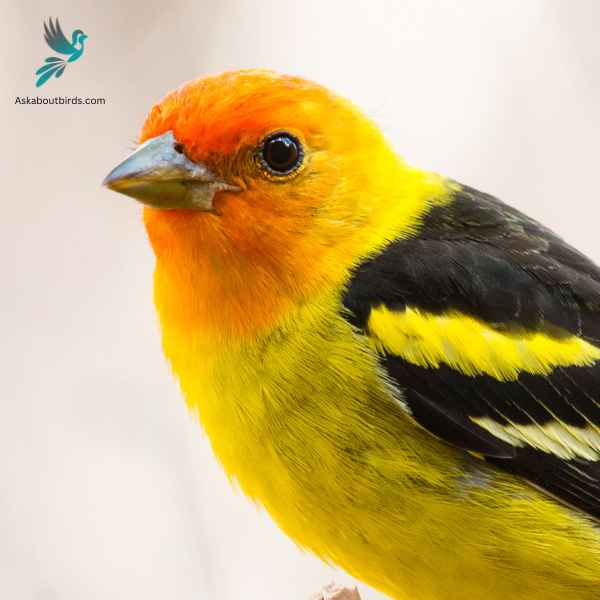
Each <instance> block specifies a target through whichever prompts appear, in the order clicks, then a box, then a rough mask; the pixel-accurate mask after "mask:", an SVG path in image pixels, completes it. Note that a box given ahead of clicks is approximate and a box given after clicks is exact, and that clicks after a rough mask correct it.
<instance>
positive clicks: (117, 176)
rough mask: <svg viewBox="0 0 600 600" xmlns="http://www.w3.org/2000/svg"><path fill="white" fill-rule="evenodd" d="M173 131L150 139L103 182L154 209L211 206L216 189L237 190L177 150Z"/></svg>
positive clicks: (206, 207)
mask: <svg viewBox="0 0 600 600" xmlns="http://www.w3.org/2000/svg"><path fill="white" fill-rule="evenodd" d="M177 147H178V143H177V140H176V139H175V136H174V135H173V132H172V131H167V133H163V134H162V135H159V136H157V137H155V138H151V139H149V140H148V141H147V142H145V143H144V144H142V145H141V146H140V147H139V148H138V149H137V150H136V151H135V152H133V153H132V154H130V155H129V156H128V157H127V158H126V159H125V160H124V161H123V162H122V163H120V164H119V165H117V166H116V167H115V168H114V169H113V170H112V171H111V172H110V173H109V174H108V175H107V176H106V178H105V179H104V181H103V182H102V185H105V186H106V187H108V188H110V189H111V190H114V191H115V192H120V193H121V194H125V195H127V196H131V197H132V198H135V199H136V200H139V201H140V202H142V203H144V204H147V205H148V206H153V207H154V208H165V209H173V208H191V209H197V210H207V211H210V210H212V209H213V197H214V195H215V193H216V192H219V191H231V192H233V191H239V188H237V187H235V186H232V185H229V184H228V183H226V182H224V181H221V180H219V179H217V177H215V175H214V174H213V173H212V172H211V171H210V170H209V169H208V168H207V167H206V166H205V165H203V164H201V163H195V162H192V161H191V160H190V159H189V158H187V157H186V156H185V154H183V152H181V151H177V150H176V148H177Z"/></svg>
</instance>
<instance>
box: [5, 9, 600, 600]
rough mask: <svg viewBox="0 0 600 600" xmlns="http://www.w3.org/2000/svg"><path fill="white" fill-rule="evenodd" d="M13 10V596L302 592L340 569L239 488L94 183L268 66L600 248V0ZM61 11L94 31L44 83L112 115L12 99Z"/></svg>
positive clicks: (9, 474) (590, 248)
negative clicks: (218, 81) (197, 411)
mask: <svg viewBox="0 0 600 600" xmlns="http://www.w3.org/2000/svg"><path fill="white" fill-rule="evenodd" d="M0 7H1V9H2V10H1V14H2V26H1V27H2V31H1V32H0V50H2V53H1V55H2V64H3V70H4V75H3V77H2V86H1V88H0V89H1V90H2V93H1V98H2V102H3V108H2V111H1V113H0V114H1V118H2V129H1V132H2V141H1V142H0V152H1V153H2V156H1V164H2V188H1V189H2V195H1V198H2V213H1V218H0V228H1V230H0V244H1V249H0V265H1V267H0V268H1V275H2V279H1V281H2V294H1V295H0V319H1V332H2V343H1V345H0V364H1V365H2V395H1V399H0V402H1V415H0V477H1V479H0V481H1V488H0V597H2V598H7V599H8V598H10V599H11V600H21V599H30V598H35V599H37V600H80V599H86V600H95V599H102V600H104V599H121V598H122V599H127V600H129V599H132V598H136V599H137V598H144V600H163V599H166V598H174V599H177V600H192V599H194V600H202V599H204V598H219V599H225V600H229V599H238V598H244V599H259V598H260V599H261V600H265V599H266V600H268V599H272V600H275V599H277V600H280V599H288V598H289V599H291V600H296V599H298V600H301V599H305V598H307V597H308V596H309V594H310V593H312V592H313V591H316V590H317V589H318V588H320V586H321V585H322V584H325V583H327V582H328V581H329V580H330V579H331V578H332V577H334V576H335V577H336V578H341V579H342V580H345V577H344V576H343V575H341V576H340V575H339V574H336V573H334V572H333V571H331V570H330V569H329V568H327V567H325V566H324V565H322V564H321V563H320V562H319V561H318V560H316V559H314V558H313V557H311V556H309V555H306V554H304V553H302V552H300V551H299V550H298V549H297V548H296V547H295V546H294V544H293V543H292V542H290V541H288V540H287V539H286V538H285V537H283V535H282V534H280V533H279V532H278V530H277V529H276V528H275V526H274V525H273V524H272V523H271V522H270V520H269V518H268V517H267V516H265V515H264V514H262V513H261V512H259V511H258V510H257V509H256V508H255V507H254V506H253V505H251V504H249V503H248V502H247V501H246V500H245V499H244V498H243V497H242V496H241V495H240V494H239V493H238V492H234V491H233V490H232V489H231V488H230V487H229V484H228V483H227V481H226V479H225V477H224V476H223V474H222V473H221V471H220V469H219V467H218V466H217V464H216V462H215V460H214V459H213V457H212V455H211V452H210V449H209V446H208V443H207V441H206V439H204V437H203V434H202V432H201V431H200V429H199V427H198V426H197V425H196V424H195V423H194V422H193V421H192V420H191V419H190V417H189V416H188V414H187V412H186V409H185V407H184V403H183V401H182V399H181V398H180V395H179V392H178V389H177V387H176V385H175V383H174V382H173V381H172V379H171V376H170V374H169V371H168V368H167V366H166V365H165V362H164V360H163V358H162V355H161V351H160V345H159V332H158V327H157V323H156V318H155V315H154V309H153V306H152V301H151V272H152V264H153V258H152V255H151V252H150V248H149V246H148V244H147V242H146V239H145V234H144V231H143V228H142V224H141V220H140V208H139V206H136V205H135V203H134V202H132V201H130V200H128V199H126V198H125V197H122V196H118V195H116V194H114V193H110V192H108V191H105V190H102V189H101V188H100V181H101V180H102V178H103V176H104V175H105V174H106V172H107V171H108V170H109V169H110V168H111V167H112V166H113V165H114V164H115V163H116V162H117V161H118V160H120V159H121V158H122V157H123V156H124V154H125V153H126V152H127V151H128V150H129V148H130V146H131V144H132V142H133V140H134V138H135V135H136V132H137V130H138V128H139V126H140V125H141V123H142V121H143V119H144V116H145V114H146V112H147V111H148V109H149V108H150V106H151V105H152V103H153V102H155V101H157V100H158V99H159V98H160V97H162V96H163V95H164V94H165V93H166V92H168V91H169V90H170V89H172V88H173V87H175V86H177V85H178V84H179V83H180V82H182V81H184V80H187V79H191V78H194V77H196V76H199V75H202V74H205V73H208V72H215V71H221V70H224V69H229V68H239V67H271V68H275V69H278V70H282V71H285V72H290V73H294V74H300V75H304V76H307V77H310V78H313V79H315V80H317V81H320V82H322V83H324V84H326V85H328V86H330V87H332V88H333V89H335V90H337V91H339V92H341V93H343V94H345V95H347V96H349V97H351V98H352V99H353V100H354V101H355V102H356V103H358V104H359V105H361V106H363V107H364V109H365V110H366V111H367V112H368V113H369V114H370V115H371V116H372V117H374V118H375V119H376V120H377V121H378V122H379V123H380V124H381V126H382V127H383V128H384V129H385V131H386V132H387V134H388V136H389V137H390V138H391V139H392V140H393V141H394V143H395V145H396V147H397V148H398V149H399V151H400V152H401V153H402V154H403V155H404V156H405V157H406V158H407V159H408V160H409V161H411V162H413V163H416V164H419V165H421V166H423V167H427V168H431V169H433V170H436V171H439V172H442V173H444V174H448V175H451V176H453V177H455V178H456V179H458V180H460V181H463V182H466V183H469V184H471V185H474V186H478V187H480V188H482V189H484V190H486V191H489V192H492V193H494V194H497V195H499V196H501V197H502V198H504V199H505V200H506V201H508V202H510V203H512V204H514V205H516V206H518V207H519V208H521V209H524V210H525V211H527V212H528V213H530V214H531V215H533V216H535V217H538V218H540V219H541V220H542V221H544V222H546V223H547V224H549V225H550V226H552V227H554V228H555V229H556V230H558V231H559V232H560V233H561V234H563V235H564V236H565V237H566V238H567V239H569V240H571V241H572V242H573V243H575V245H576V246H578V247H579V248H581V249H582V250H584V251H586V252H587V253H589V254H590V255H591V256H592V257H594V258H595V259H600V240H599V239H598V219H599V215H600V209H599V204H600V193H599V190H598V187H599V185H598V181H599V176H598V156H599V153H598V144H599V143H600V139H599V138H600V136H599V134H600V109H599V106H600V74H599V68H600V42H599V41H598V35H599V33H598V32H599V31H600V2H596V1H594V0H590V1H582V0H575V1H569V0H546V1H541V0H518V1H517V0H512V1H509V0H497V1H495V2H490V1H487V2H485V1H481V0H471V1H465V0H460V1H459V0H456V1H445V2H432V1H423V0H421V1H417V0H414V1H397V2H381V1H379V2H376V1H373V0H372V1H370V2H352V1H350V0H343V1H340V2H319V1H315V0H296V1H283V0H275V1H263V2H247V1H238V0H224V1H220V2H210V1H206V0H195V1H183V0H170V1H168V2H167V1H166V0H134V1H131V2H126V1H120V2H117V1H112V2H104V3H102V4H101V3H98V2H92V1H91V0H85V1H81V0H79V1H77V2H74V1H72V2H67V1H64V0H57V1H55V2H43V3H42V2H34V1H32V0H26V1H23V0H2V2H1V5H0ZM50 15H52V16H58V17H60V20H61V22H62V25H63V28H64V29H65V32H66V33H67V34H68V35H70V32H71V31H72V30H73V29H74V28H76V27H80V28H82V29H83V30H84V31H85V32H86V33H87V34H88V35H89V40H88V41H87V48H86V51H85V54H84V56H83V58H82V59H80V61H78V62H77V63H74V64H72V65H70V66H69V67H68V69H67V71H66V72H65V74H64V75H63V77H62V79H60V80H51V81H50V82H49V83H48V84H46V85H45V86H44V87H43V88H42V89H41V91H40V94H43V95H54V94H65V95H74V94H78V95H80V96H85V95H93V96H105V97H106V98H107V99H108V104H107V105H105V106H81V107H66V106H46V107H40V106H16V105H14V97H15V96H16V95H27V94H35V93H36V91H35V88H34V85H33V82H34V78H33V73H34V71H35V70H36V68H37V67H39V66H40V65H41V64H42V61H43V59H44V58H45V57H46V56H48V54H49V49H48V48H47V47H46V45H45V43H44V41H43V39H42V19H43V18H44V17H47V16H50ZM361 589H362V591H363V596H364V598H365V600H374V599H376V598H381V596H379V595H378V594H376V593H375V592H371V591H369V590H367V589H366V588H365V587H364V586H362V588H361Z"/></svg>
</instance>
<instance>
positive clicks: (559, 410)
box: [343, 186, 600, 518]
mask: <svg viewBox="0 0 600 600" xmlns="http://www.w3.org/2000/svg"><path fill="white" fill-rule="evenodd" d="M343 304H344V307H345V312H346V315H347V318H348V319H349V320H350V322H351V323H352V324H353V325H354V326H355V327H356V328H357V329H358V330H359V331H360V332H361V333H362V334H364V335H365V336H367V337H368V338H369V342H370V343H371V346H372V347H373V349H374V350H375V351H376V352H377V353H378V355H379V356H380V360H381V363H382V365H383V366H384V367H385V369H386V371H387V373H388V375H389V376H390V377H391V378H392V379H393V380H394V382H395V383H396V384H397V386H398V387H399V388H400V390H401V392H402V393H403V395H404V396H405V400H406V403H407V405H408V407H409V410H410V411H411V413H412V415H413V417H414V418H415V419H416V420H417V421H418V422H419V423H420V424H421V425H423V426H424V427H426V428H427V429H429V430H430V431H431V432H432V433H433V434H435V435H437V436H438V437H440V438H442V439H444V440H446V441H447V442H449V443H452V444H454V445H457V446H459V447H461V448H463V449H465V450H468V451H473V452H477V453H479V454H481V455H483V456H484V457H486V460H488V461H490V462H494V463H495V464H497V465H498V466H500V467H502V468H504V469H506V470H508V471H511V472H513V473H515V474H518V475H521V476H523V477H525V478H527V479H529V480H530V481H531V482H532V483H534V484H535V485H537V486H539V487H542V488H544V489H546V490H547V491H548V492H550V493H552V494H553V495H555V496H557V497H559V498H560V499H562V500H563V501H565V502H566V503H569V504H571V505H574V506H577V507H578V508H580V509H581V510H583V511H585V512H587V513H588V514H590V515H592V516H594V517H596V518H600V404H599V401H600V269H599V268H598V267H597V266H596V265H595V264H594V263H593V262H592V261H591V260H590V259H588V258H587V257H586V256H584V255H583V254H582V253H580V252H578V251H577V250H576V249H574V248H573V247H572V246H570V245H569V244H567V243H566V242H565V241H564V240H562V239H561V238H560V237H559V236H557V235H556V234H555V233H553V232H552V231H550V230H549V229H547V228H546V227H544V226H543V225H541V224H540V223H538V222H536V221H535V220H533V219H531V218H529V217H527V216H526V215H524V214H522V213H521V212H519V211H518V210H516V209H514V208H511V207H509V206H508V205H506V204H504V203H502V202H501V201H500V200H498V199H496V198H494V197H492V196H490V195H488V194H484V193H482V192H479V191H477V190H474V189H472V188H468V187H465V186H457V190H456V191H455V192H454V193H453V195H452V197H451V199H450V201H449V202H448V203H445V204H444V205H436V206H433V207H432V208H431V209H430V210H429V212H428V213H427V214H426V215H425V217H424V218H423V220H422V223H421V226H420V228H419V230H418V231H417V232H416V233H415V234H414V235H411V236H410V237H399V238H398V239H397V240H395V241H394V242H392V243H391V244H389V245H388V246H387V247H385V248H384V249H383V250H381V251H379V252H377V253H376V254H374V255H372V256H370V257H369V258H368V259H366V260H365V261H363V262H362V263H361V264H360V265H358V266H357V267H356V269H355V270H354V272H353V275H352V277H351V279H350V281H349V282H348V285H347V288H346V290H345V293H344V296H343Z"/></svg>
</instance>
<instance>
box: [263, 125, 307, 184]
mask: <svg viewBox="0 0 600 600" xmlns="http://www.w3.org/2000/svg"><path fill="white" fill-rule="evenodd" d="M260 156H261V161H262V163H263V165H264V166H265V167H266V169H267V170H268V171H269V172H270V173H272V174H273V175H289V174H290V173H292V172H293V171H295V170H296V169H297V168H298V167H299V166H300V165H301V164H302V159H303V158H304V152H303V151H302V146H301V145H300V142H299V141H298V140H297V139H296V138H295V137H294V136H293V135H291V134H290V133H286V132H282V131H279V132H277V133H273V134H272V135H270V136H269V137H268V138H266V139H265V141H264V142H263V144H262V149H261V155H260Z"/></svg>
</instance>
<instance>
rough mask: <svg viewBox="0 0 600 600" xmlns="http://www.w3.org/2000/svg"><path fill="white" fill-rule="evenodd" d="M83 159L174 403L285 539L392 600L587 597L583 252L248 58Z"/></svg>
mask: <svg viewBox="0 0 600 600" xmlns="http://www.w3.org/2000/svg"><path fill="white" fill-rule="evenodd" d="M103 183H104V185H105V186H107V187H108V188H109V189H111V190H113V191H116V192H119V193H121V194H124V195H126V196H129V197H132V198H134V199H136V200H138V201H139V202H141V203H143V204H144V205H145V206H144V223H145V228H146V231H147V234H148V237H149V241H150V245H151V247H152V249H153V252H154V255H155V272H154V302H155V305H156V308H157V311H158V316H159V321H160V324H161V331H162V347H163V350H164V353H165V355H166V357H167V359H168V362H169V363H170V365H171V367H172V370H173V373H174V374H175V377H176V378H177V380H178V382H179V385H180V387H181V389H182V392H183V395H184V397H185V399H186V402H187V405H188V407H189V409H190V411H191V412H192V414H193V415H194V416H195V418H197V419H198V421H199V422H200V424H201V426H202V427H203V428H204V430H205V432H206V434H207V436H208V438H209V440H210V443H211V446H212V449H213V451H214V454H215V456H216V457H217V459H218V461H219V462H220V463H221V465H222V467H223V468H224V470H225V472H226V473H227V475H228V477H229V478H230V479H231V480H232V481H234V482H235V483H236V484H237V486H238V487H239V488H240V489H241V490H242V491H243V493H244V494H245V495H246V496H248V497H249V498H250V499H251V500H252V501H254V502H255V503H257V504H258V505H260V506H262V507H263V508H264V509H265V510H266V511H267V512H268V513H269V514H270V515H271V517H272V518H273V520H274V521H275V522H276V523H277V524H278V526H279V527H280V528H281V529H282V530H283V532H284V533H285V534H287V535H288V536H289V537H290V538H291V539H292V540H294V541H295V543H296V544H297V545H298V546H299V547H301V548H303V549H305V550H307V551H309V552H312V553H314V554H316V555H317V556H318V557H320V558H321V559H323V560H324V561H326V562H327V563H330V564H334V565H338V566H339V567H341V568H342V569H344V570H345V571H346V572H347V573H349V574H350V575H351V576H353V577H354V578H356V579H358V580H360V581H363V582H365V583H366V584H368V585H370V586H372V587H373V588H375V589H377V590H380V591H381V592H382V593H383V594H385V595H386V596H388V597H390V598H395V599H402V600H405V599H406V600H408V599H410V600H465V599H469V600H471V599H472V600H475V599H481V598H486V599H487V600H517V599H523V598H527V599H528V600H559V599H560V600H566V599H573V600H575V599H576V600H592V599H596V600H597V599H598V598H600V462H599V459H600V404H599V402H600V268H599V267H598V266H597V265H596V264H595V263H594V262H593V261H592V260H591V259H589V258H587V257H586V256H585V255H584V254H582V253H581V252H579V251H578V250H576V249H575V248H574V247H573V246H571V245H569V244H568V243H567V242H566V241H564V240H563V239H562V238H561V237H560V236H559V235H558V234H556V233H554V232H553V231H551V230H550V229H549V228H547V227H545V226H544V225H542V224H541V223H539V222H537V221H536V220H534V219H532V218H530V217H528V216H527V215H525V214H524V213H523V212H521V211H519V210H517V209H516V208H513V207H511V206H510V205H508V204H506V203H504V202H502V201H501V200H499V199H497V198H496V197H494V196H492V195H490V194H488V193H484V192H482V191H478V190H477V189H475V188H472V187H470V186H468V185H465V184H461V183H459V182H458V181H456V180H454V179H451V178H448V177H445V176H442V175H439V174H435V173H432V172H429V171H427V170H423V169H419V168H417V167H414V166H412V165H409V164H408V163H407V162H406V161H404V160H403V159H402V158H400V157H399V156H398V155H397V153H396V152H395V151H394V150H393V149H392V146H391V144H390V143H389V142H388V141H387V139H386V137H385V136H384V134H383V133H382V132H381V130H380V129H379V128H378V126H377V125H376V124H375V123H374V122H373V121H372V120H371V119H370V118H368V117H367V116H366V115H365V114H364V113H363V112H362V111H361V110H360V109H359V108H357V107H356V106H355V105H354V104H353V103H351V102H350V101H348V100H346V99H344V98H343V97H341V96H340V95H338V94H336V93H334V92H332V91H330V90H328V89H327V88H326V87H324V86H321V85H319V84H317V83H313V82H311V81H309V80H307V79H304V78H300V77H295V76H291V75H283V74H279V73H275V72H272V71H264V70H260V69H257V70H241V71H228V72H224V73H221V74H217V75H210V76H206V77H202V78H199V79H196V80H193V81H190V82H188V83H185V84H183V85H181V86H180V87H179V88H177V89H176V90H175V91H172V92H171V93H169V94H168V95H167V96H166V97H165V98H163V99H162V100H160V101H159V102H158V103H157V104H156V105H154V106H153V107H152V108H151V110H150V112H149V114H148V115H147V117H146V119H145V121H144V123H143V126H142V128H141V133H140V137H139V146H138V147H137V149H136V150H135V151H134V152H133V153H132V154H131V155H130V156H128V157H126V158H125V159H124V160H123V161H122V162H121V163H119V164H117V166H116V167H115V168H114V169H113V170H112V171H110V172H109V174H108V175H107V176H106V178H105V180H104V182H103ZM321 597H330V596H326V595H325V594H323V595H322V596H321ZM336 597H338V596H336ZM339 597H342V596H339ZM345 597H355V596H353V595H351V594H347V595H346V596H345Z"/></svg>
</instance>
